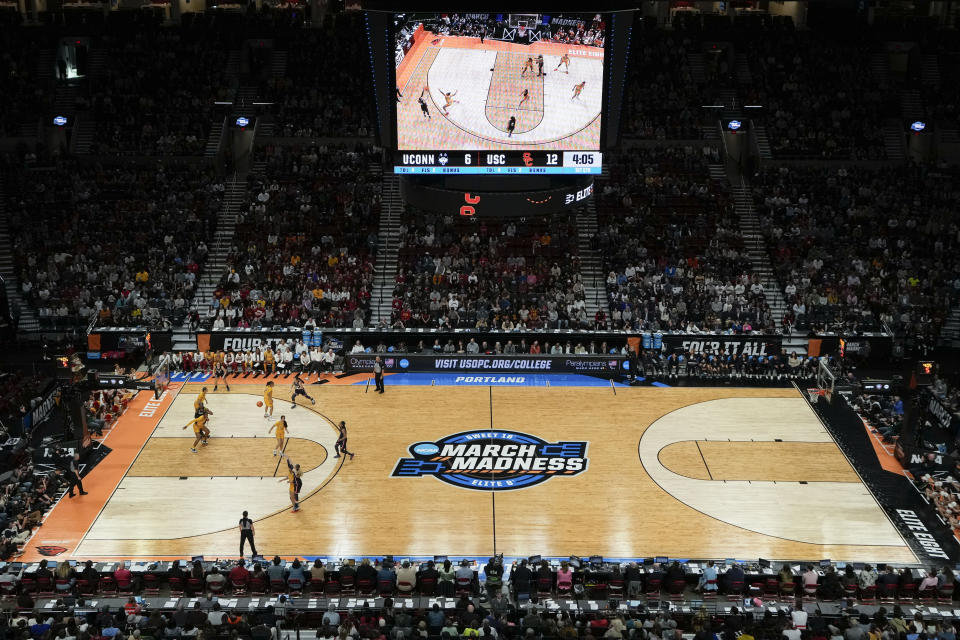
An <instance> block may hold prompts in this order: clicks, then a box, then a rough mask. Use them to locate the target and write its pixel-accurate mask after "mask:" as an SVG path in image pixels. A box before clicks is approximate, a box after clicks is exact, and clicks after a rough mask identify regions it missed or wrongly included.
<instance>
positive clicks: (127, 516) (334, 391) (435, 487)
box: [26, 378, 916, 562]
mask: <svg viewBox="0 0 960 640" xmlns="http://www.w3.org/2000/svg"><path fill="white" fill-rule="evenodd" d="M353 382H356V380H351V379H346V380H330V383H328V384H323V385H309V386H308V387H307V390H308V393H310V394H311V395H313V396H314V397H315V398H316V400H317V404H316V406H309V405H307V406H303V405H302V404H301V406H299V407H298V408H297V409H295V410H290V408H289V407H290V404H289V401H287V400H286V399H287V398H289V389H290V386H289V381H288V380H284V379H282V378H281V379H278V381H277V383H276V384H277V390H276V392H275V397H276V398H277V400H276V408H275V411H274V415H275V418H274V420H275V419H276V417H279V415H280V414H284V415H286V416H287V420H288V422H289V424H290V438H291V439H290V441H289V444H288V446H287V453H289V454H290V456H291V458H293V460H294V461H295V462H297V463H299V464H301V466H302V469H303V471H304V476H303V480H304V490H303V492H302V494H301V507H302V508H301V511H300V512H298V513H294V512H292V511H291V510H290V503H289V500H288V495H287V485H286V482H285V473H284V468H282V467H280V468H278V467H279V465H278V458H276V457H274V456H273V455H272V450H273V446H274V438H273V437H272V436H271V435H268V434H267V429H268V428H269V426H270V425H271V424H272V423H273V421H274V420H265V419H264V418H263V413H262V409H258V408H257V407H256V401H257V400H258V399H260V394H261V391H262V388H263V380H262V379H260V380H243V381H236V382H233V383H231V388H232V392H231V393H223V392H219V393H216V394H214V393H209V394H208V406H209V408H210V409H212V410H213V412H214V416H213V419H212V421H211V425H210V426H211V430H212V433H213V437H212V438H211V441H210V445H209V446H208V447H203V448H201V450H200V451H199V452H198V453H196V454H194V453H191V452H190V444H191V443H192V441H193V434H192V431H190V430H189V429H188V430H186V431H184V430H182V429H181V427H182V426H183V425H185V424H186V423H187V422H188V421H189V420H190V419H191V418H192V416H193V401H194V399H195V397H196V393H197V392H198V391H199V388H200V386H201V385H199V384H192V383H190V384H185V385H182V386H180V385H175V388H171V389H170V391H168V394H167V397H166V398H164V399H163V400H162V401H161V402H160V403H153V405H152V406H153V410H149V409H147V410H145V409H144V408H143V407H144V406H145V403H146V402H147V400H149V398H148V397H146V395H145V394H141V396H139V397H138V398H137V399H136V400H135V401H134V405H132V406H131V409H130V410H129V411H128V412H127V414H128V415H125V416H124V418H122V419H121V421H125V420H130V421H133V420H140V421H141V422H140V423H137V424H132V423H131V425H127V424H125V423H123V422H121V424H120V425H119V427H118V429H117V430H115V431H118V432H120V431H121V430H122V429H124V428H127V429H128V431H127V432H126V433H127V434H128V439H129V440H130V442H128V443H126V445H125V447H126V448H124V447H123V446H119V445H122V444H123V441H121V440H118V441H117V445H118V446H117V448H115V450H114V452H113V453H111V454H110V455H109V456H108V457H107V461H110V459H111V457H114V461H113V462H112V463H110V464H108V462H107V461H105V462H104V463H101V464H100V465H98V467H96V468H95V469H94V470H93V471H92V472H91V473H90V474H89V476H88V478H87V479H86V480H85V484H86V485H87V487H88V490H90V491H91V495H90V496H84V497H83V498H82V500H86V501H88V502H86V503H84V502H82V501H81V499H75V500H70V501H67V500H64V501H63V502H62V503H61V504H60V505H58V506H57V507H56V508H55V509H54V511H53V513H52V514H51V515H50V517H48V519H47V523H45V526H44V527H43V528H41V530H40V532H39V533H38V535H37V536H36V537H35V540H34V541H32V542H31V545H30V547H29V551H28V553H27V554H26V558H27V559H28V560H29V559H32V558H33V557H34V556H35V552H34V549H35V547H36V545H40V544H48V543H49V542H48V541H49V540H55V541H57V542H58V543H60V544H62V545H63V546H65V547H66V548H67V552H66V553H65V554H64V557H73V558H77V559H86V558H127V557H151V558H170V557H189V556H192V555H204V556H207V557H227V556H236V555H237V554H238V545H239V534H238V530H237V528H236V524H237V520H238V519H239V518H240V513H241V512H242V511H243V510H248V511H249V512H250V514H251V517H253V518H254V519H255V521H256V530H257V536H256V540H257V548H258V551H259V552H260V553H262V554H264V555H267V556H272V555H274V554H279V555H281V556H300V557H303V556H332V557H341V556H363V555H370V556H375V555H377V556H378V555H383V554H391V553H392V554H394V555H397V556H432V555H434V554H447V555H450V556H487V555H491V554H493V552H494V540H495V544H496V551H497V552H498V553H504V554H506V555H507V556H526V555H534V554H540V555H543V556H568V555H571V554H576V555H582V556H586V555H593V554H596V555H603V556H605V557H611V558H635V557H645V556H646V557H649V556H670V557H677V558H711V557H712V558H724V557H737V558H745V559H749V558H757V557H764V558H770V559H817V558H828V557H829V558H831V559H834V560H846V561H858V560H859V561H874V562H876V561H897V562H916V557H915V555H914V554H913V553H912V552H911V550H910V549H909V548H908V547H907V545H906V544H905V543H904V541H903V539H902V538H901V537H900V535H899V534H898V533H897V531H896V530H895V529H894V527H893V525H892V524H891V523H890V521H889V520H888V518H887V516H886V515H885V513H884V512H883V510H882V509H881V507H880V506H879V505H878V504H877V502H876V501H875V500H874V498H873V496H871V494H870V492H869V491H868V490H867V488H866V487H865V486H864V485H863V483H862V482H861V480H860V478H859V477H858V476H857V474H856V472H855V471H854V470H853V468H852V467H851V466H850V464H849V462H848V461H847V460H846V458H845V457H844V455H843V454H842V453H841V451H840V450H839V448H838V447H837V446H836V444H835V443H834V442H833V440H832V439H831V437H830V435H829V433H827V432H826V430H825V429H824V427H823V426H822V424H821V423H820V421H819V420H818V419H817V416H816V415H815V414H814V412H813V411H812V410H811V409H810V407H809V406H808V405H807V403H806V401H805V399H804V398H803V397H802V396H801V395H800V394H799V393H798V392H797V391H796V390H793V389H730V388H653V387H639V388H616V389H614V388H612V387H606V388H604V387H600V388H588V387H519V388H518V387H486V386H483V387H453V386H396V385H394V386H391V385H390V380H389V378H388V379H387V383H388V384H387V393H385V394H383V395H379V394H376V393H373V392H372V391H368V389H367V387H366V386H364V385H357V384H350V383H353ZM207 386H208V387H210V389H212V384H208V385H207ZM302 402H303V400H302V399H301V403H302ZM145 413H146V414H150V415H148V417H147V418H143V417H142V416H143V415H144V414H145ZM128 416H129V418H128ZM144 420H152V421H153V422H152V423H151V424H152V425H154V428H152V429H151V428H149V425H148V426H144V423H143V421H144ZM340 420H345V421H346V423H347V426H348V429H349V433H350V439H349V448H350V450H351V451H354V452H355V453H356V458H355V459H354V460H349V459H347V460H344V459H343V458H334V457H333V445H334V442H335V440H336V431H335V429H334V427H333V423H334V422H339V421H340ZM138 430H139V431H138ZM471 430H481V431H490V430H493V431H499V430H505V431H509V432H518V433H520V434H528V435H529V436H530V437H533V438H539V439H540V440H542V441H546V442H547V443H571V442H572V443H579V442H586V443H587V444H586V454H585V457H586V465H585V466H586V468H585V470H583V471H581V472H578V473H573V474H570V475H565V474H564V473H563V472H559V473H556V475H549V478H548V479H546V480H545V481H542V482H539V483H538V484H535V485H534V486H530V487H527V488H522V489H516V490H498V491H496V492H495V494H494V493H493V492H491V491H481V490H475V489H469V488H463V487H461V486H455V485H452V484H449V483H448V482H444V481H441V480H440V479H438V478H437V477H430V476H424V477H394V476H393V475H392V473H393V471H394V469H395V467H397V465H398V461H399V460H400V459H401V458H409V457H410V456H411V455H412V453H411V447H412V446H413V445H415V444H417V443H433V442H436V441H438V440H442V439H444V438H445V437H447V436H451V435H453V434H460V433H463V432H469V431H471ZM137 433H140V434H141V435H140V436H136V434H137ZM130 434H133V435H130ZM111 437H112V436H111ZM117 437H118V438H119V437H120V436H117ZM136 437H139V438H140V440H139V445H137V442H135V441H134V440H135V438H136ZM106 445H107V446H111V447H114V444H113V443H111V441H109V440H108V441H107V442H106ZM125 456H126V457H125ZM437 459H439V458H437ZM547 473H548V474H552V473H553V472H552V471H551V472H547ZM494 512H495V513H494Z"/></svg>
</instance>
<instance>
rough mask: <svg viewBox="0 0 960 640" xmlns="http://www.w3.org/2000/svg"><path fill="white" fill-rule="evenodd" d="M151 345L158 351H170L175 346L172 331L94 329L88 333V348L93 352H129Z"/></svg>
mask: <svg viewBox="0 0 960 640" xmlns="http://www.w3.org/2000/svg"><path fill="white" fill-rule="evenodd" d="M148 344H149V345H150V346H151V347H152V348H153V350H154V351H156V352H161V353H162V352H164V351H170V349H172V348H173V332H172V331H147V330H146V329H130V330H129V331H126V330H125V331H105V330H99V331H97V330H94V331H93V332H91V333H89V334H88V335H87V350H88V351H91V352H96V351H103V352H113V351H122V352H124V353H129V352H131V351H136V350H137V349H145V348H146V347H147V345H148Z"/></svg>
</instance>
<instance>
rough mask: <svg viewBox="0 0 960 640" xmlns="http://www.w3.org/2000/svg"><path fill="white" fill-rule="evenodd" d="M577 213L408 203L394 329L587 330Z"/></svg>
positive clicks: (590, 322) (588, 321) (402, 228)
mask: <svg viewBox="0 0 960 640" xmlns="http://www.w3.org/2000/svg"><path fill="white" fill-rule="evenodd" d="M577 244H578V235H577V224H576V214H575V213H566V214H555V215H553V216H547V217H530V218H526V219H520V220H473V219H463V218H460V217H458V216H455V215H453V214H445V215H441V214H438V213H430V212H426V211H420V210H416V209H413V208H408V209H407V210H406V211H405V213H404V215H403V218H402V220H401V224H400V252H399V261H398V265H399V268H398V273H397V276H396V287H395V288H394V292H393V302H392V306H393V313H392V317H391V322H392V326H394V327H396V328H409V327H432V328H441V329H446V328H459V327H470V328H476V329H478V330H485V329H501V330H503V331H522V330H525V329H539V328H552V329H558V328H588V327H592V326H594V320H595V319H594V318H590V317H588V316H587V313H586V302H585V298H584V286H583V279H582V277H581V275H580V262H579V257H578V255H577V252H578V248H577Z"/></svg>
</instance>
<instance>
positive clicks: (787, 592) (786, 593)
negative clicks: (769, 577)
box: [780, 582, 797, 598]
mask: <svg viewBox="0 0 960 640" xmlns="http://www.w3.org/2000/svg"><path fill="white" fill-rule="evenodd" d="M780 595H781V596H782V597H784V598H794V597H796V595H797V583H796V582H784V583H783V584H782V585H780Z"/></svg>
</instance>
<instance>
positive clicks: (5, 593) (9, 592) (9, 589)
mask: <svg viewBox="0 0 960 640" xmlns="http://www.w3.org/2000/svg"><path fill="white" fill-rule="evenodd" d="M16 598H17V583H16V582H0V600H16Z"/></svg>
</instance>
